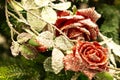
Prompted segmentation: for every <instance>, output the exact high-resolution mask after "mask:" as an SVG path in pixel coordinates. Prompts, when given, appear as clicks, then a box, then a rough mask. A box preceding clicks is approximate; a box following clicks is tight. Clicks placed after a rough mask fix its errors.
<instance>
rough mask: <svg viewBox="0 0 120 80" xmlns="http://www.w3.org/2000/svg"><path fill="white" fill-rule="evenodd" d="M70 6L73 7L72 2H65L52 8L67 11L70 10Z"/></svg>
mask: <svg viewBox="0 0 120 80" xmlns="http://www.w3.org/2000/svg"><path fill="white" fill-rule="evenodd" d="M70 6H71V2H63V3H58V4H53V5H52V8H54V9H57V10H66V9H68V8H70Z"/></svg>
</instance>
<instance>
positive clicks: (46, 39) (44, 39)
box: [37, 31, 54, 48]
mask: <svg viewBox="0 0 120 80" xmlns="http://www.w3.org/2000/svg"><path fill="white" fill-rule="evenodd" d="M53 38H54V35H53V33H51V32H49V31H44V32H42V33H40V34H39V36H38V37H37V41H38V42H39V43H40V44H42V45H44V46H45V47H47V48H51V47H53V46H54V42H53Z"/></svg>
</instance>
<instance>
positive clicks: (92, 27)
mask: <svg viewBox="0 0 120 80" xmlns="http://www.w3.org/2000/svg"><path fill="white" fill-rule="evenodd" d="M57 16H58V19H57V20H56V23H55V26H56V27H57V28H59V29H60V30H61V31H62V32H63V33H65V34H66V35H67V36H68V37H69V38H70V39H79V40H80V39H84V40H95V39H96V38H97V35H98V31H99V29H98V25H97V24H96V23H95V22H96V21H97V20H98V19H99V18H100V14H98V13H97V12H96V11H95V10H94V8H87V9H80V10H78V11H77V12H76V14H75V15H70V12H68V11H58V12H57ZM59 35H60V33H59V32H58V31H56V36H59Z"/></svg>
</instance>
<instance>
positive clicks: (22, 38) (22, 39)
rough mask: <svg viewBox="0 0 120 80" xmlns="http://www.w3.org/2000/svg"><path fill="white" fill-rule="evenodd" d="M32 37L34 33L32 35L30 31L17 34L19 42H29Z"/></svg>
mask: <svg viewBox="0 0 120 80" xmlns="http://www.w3.org/2000/svg"><path fill="white" fill-rule="evenodd" d="M31 38H32V35H30V34H29V33H25V32H24V33H21V34H19V35H18V36H17V42H19V43H25V42H27V41H28V40H29V39H31Z"/></svg>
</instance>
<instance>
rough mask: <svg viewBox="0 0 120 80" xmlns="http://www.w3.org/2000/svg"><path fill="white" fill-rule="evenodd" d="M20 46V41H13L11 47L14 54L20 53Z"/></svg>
mask: <svg viewBox="0 0 120 80" xmlns="http://www.w3.org/2000/svg"><path fill="white" fill-rule="evenodd" d="M19 47H20V44H19V43H17V42H12V46H11V47H10V49H11V53H12V55H13V56H17V55H19Z"/></svg>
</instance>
